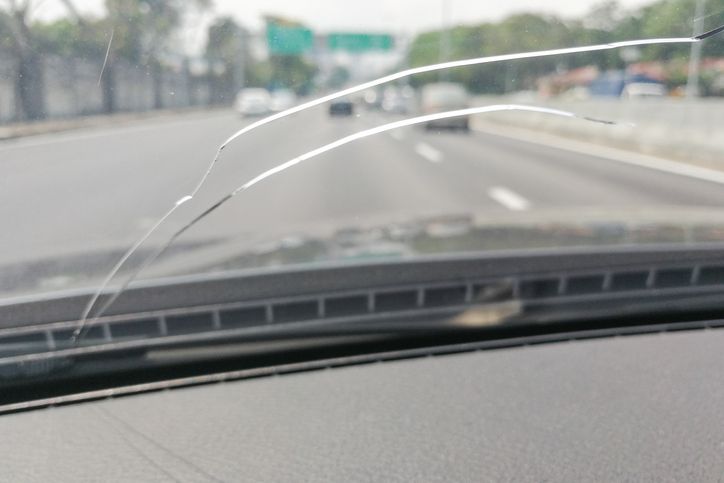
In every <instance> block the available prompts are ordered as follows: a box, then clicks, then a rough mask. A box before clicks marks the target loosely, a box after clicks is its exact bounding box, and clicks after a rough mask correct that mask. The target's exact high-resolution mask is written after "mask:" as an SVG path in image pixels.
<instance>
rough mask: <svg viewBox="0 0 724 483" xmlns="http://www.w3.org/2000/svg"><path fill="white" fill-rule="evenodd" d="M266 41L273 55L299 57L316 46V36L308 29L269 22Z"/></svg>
mask: <svg viewBox="0 0 724 483" xmlns="http://www.w3.org/2000/svg"><path fill="white" fill-rule="evenodd" d="M266 41H267V45H268V46H269V52H270V53H271V54H272V55H274V54H281V55H297V54H303V53H304V52H307V51H309V50H311V48H312V46H313V45H314V34H313V33H312V31H311V30H309V29H308V28H304V27H287V26H284V25H279V24H276V23H274V22H268V23H267V25H266Z"/></svg>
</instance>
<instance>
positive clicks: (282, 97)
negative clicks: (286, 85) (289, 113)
mask: <svg viewBox="0 0 724 483" xmlns="http://www.w3.org/2000/svg"><path fill="white" fill-rule="evenodd" d="M296 103H297V95H296V94H294V92H292V91H290V90H289V89H278V90H275V91H273V92H272V93H271V101H270V103H269V108H270V110H271V111H272V112H281V111H286V110H287V109H290V108H292V107H294V105H295V104H296Z"/></svg>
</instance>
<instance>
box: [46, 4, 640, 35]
mask: <svg viewBox="0 0 724 483" xmlns="http://www.w3.org/2000/svg"><path fill="white" fill-rule="evenodd" d="M36 1H37V6H36V12H35V15H36V16H37V17H38V18H42V19H52V18H56V17H58V16H60V15H64V13H65V10H64V7H63V5H62V2H61V1H60V0H36ZM213 1H214V10H213V11H214V13H215V14H219V15H220V14H225V15H232V16H233V17H235V18H236V19H237V20H238V21H239V22H240V23H241V24H243V25H244V26H246V27H248V28H251V29H260V28H261V27H262V21H261V17H262V15H264V14H267V13H271V14H277V15H283V16H288V17H291V18H294V19H296V20H299V21H302V22H304V23H306V24H307V25H308V26H309V27H311V28H313V29H315V30H318V31H320V32H322V33H324V32H329V31H336V30H345V31H365V32H367V31H374V32H389V33H393V34H412V33H415V32H419V31H421V30H426V29H435V28H438V27H439V26H440V25H441V23H442V19H443V10H444V6H446V8H447V12H448V14H447V15H448V18H449V19H450V23H451V24H460V23H476V22H482V21H489V20H499V19H501V18H502V17H505V16H506V15H509V14H511V13H515V12H521V11H534V12H547V13H555V14H558V15H561V16H564V17H579V16H581V15H583V14H585V13H586V12H587V11H589V10H590V9H591V7H592V6H593V5H596V4H598V3H600V1H601V0H547V1H546V0H504V1H499V0H306V1H305V0H213ZM650 2H651V0H619V3H620V4H621V5H623V6H625V7H627V8H635V7H638V6H641V5H644V4H646V3H650ZM75 3H76V5H77V6H78V8H79V10H81V11H84V12H89V13H96V14H99V13H101V12H102V9H103V0H75ZM207 17H208V15H207ZM207 22H208V19H199V25H201V24H202V23H203V24H206V23H207Z"/></svg>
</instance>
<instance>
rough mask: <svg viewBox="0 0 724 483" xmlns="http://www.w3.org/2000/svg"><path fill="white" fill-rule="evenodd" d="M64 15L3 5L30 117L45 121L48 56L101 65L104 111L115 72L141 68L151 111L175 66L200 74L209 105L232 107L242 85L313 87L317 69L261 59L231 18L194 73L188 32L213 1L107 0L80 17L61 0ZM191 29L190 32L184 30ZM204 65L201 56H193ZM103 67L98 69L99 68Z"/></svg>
mask: <svg viewBox="0 0 724 483" xmlns="http://www.w3.org/2000/svg"><path fill="white" fill-rule="evenodd" d="M60 1H61V2H62V3H63V5H64V7H65V13H66V15H64V16H62V17H61V18H59V19H57V20H54V21H50V22H40V21H36V20H34V18H33V12H34V10H35V9H36V8H40V7H41V6H42V2H43V0H0V53H2V52H6V53H9V54H10V57H11V58H12V61H13V62H14V65H13V68H14V70H15V72H16V75H15V79H14V82H15V86H14V88H15V99H16V102H17V103H18V104H19V105H20V110H21V111H22V112H23V114H24V116H23V117H24V118H26V119H31V120H32V119H41V118H43V117H44V116H45V112H44V108H43V98H44V92H43V86H44V79H43V69H42V63H43V60H44V58H46V57H47V56H50V55H55V56H61V57H65V58H79V59H86V60H92V61H93V62H94V63H97V64H98V65H99V67H100V66H101V65H103V73H102V76H99V81H100V89H101V90H102V97H103V111H104V112H106V113H112V112H115V111H116V110H118V106H117V105H116V94H115V93H116V83H117V76H116V67H117V66H119V65H120V64H124V65H133V66H137V67H139V68H141V69H144V70H145V71H146V72H147V74H148V76H149V77H150V78H151V79H152V80H153V84H154V96H153V97H154V99H155V100H154V104H155V105H154V107H162V106H161V99H162V96H161V92H160V91H161V89H162V85H161V82H162V71H163V69H164V68H166V67H167V64H169V63H170V62H172V61H173V63H175V64H177V65H178V64H179V63H181V64H182V65H183V66H184V68H185V69H187V70H189V75H195V76H200V77H203V80H204V81H205V82H206V83H207V84H208V85H209V86H210V91H211V101H212V102H218V103H221V102H230V101H231V99H233V96H234V95H235V93H236V90H237V89H238V88H239V87H240V86H242V85H247V86H267V85H272V84H274V85H280V86H284V87H290V88H293V89H295V90H298V91H304V90H305V89H309V86H310V83H311V79H312V77H313V76H314V73H315V70H314V66H312V65H310V64H309V63H308V62H306V61H305V60H304V59H302V58H300V57H298V56H275V57H274V58H271V59H268V60H260V59H256V58H255V57H254V55H253V53H252V49H251V38H250V35H249V33H248V31H247V30H246V29H245V28H244V27H243V26H242V25H240V24H239V23H237V22H236V21H235V20H234V19H233V18H231V17H221V18H216V19H214V20H213V22H212V23H211V24H210V26H209V27H208V29H207V31H206V37H207V39H208V40H207V41H206V44H205V46H204V47H203V53H202V59H201V60H202V61H203V62H202V64H203V65H204V68H202V69H201V72H193V69H191V68H190V66H189V62H191V60H193V59H189V58H187V57H186V55H185V53H184V51H183V50H184V49H183V43H184V39H183V38H182V37H183V35H185V33H184V32H185V30H184V27H188V26H189V25H194V24H195V23H197V22H198V21H199V19H200V18H201V17H202V16H203V15H204V14H206V13H208V12H210V9H211V7H212V0H105V3H104V7H105V8H104V13H103V15H101V16H90V15H83V14H81V13H80V11H79V9H78V8H77V5H76V3H75V0H60ZM186 30H188V28H187V29H186ZM195 60H199V59H195ZM99 70H100V68H99Z"/></svg>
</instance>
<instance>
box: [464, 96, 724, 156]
mask: <svg viewBox="0 0 724 483" xmlns="http://www.w3.org/2000/svg"><path fill="white" fill-rule="evenodd" d="M474 102H475V104H476V105H488V104H500V103H516V104H530V105H536V106H545V107H551V108H555V109H561V110H565V111H570V112H573V113H575V114H577V115H579V116H585V117H591V118H596V119H604V120H610V121H614V122H616V124H615V125H606V124H600V123H593V122H586V121H584V120H581V119H575V118H561V117H557V116H550V115H546V114H542V113H535V112H499V113H491V114H486V115H485V116H479V117H478V118H476V119H475V122H476V123H481V124H482V125H484V124H485V123H495V124H497V125H500V124H503V125H511V126H517V127H521V128H528V129H533V130H536V131H541V132H546V133H552V134H557V135H561V136H565V137H570V138H574V139H578V140H584V141H590V142H593V143H597V144H603V145H607V146H612V147H618V148H624V149H630V150H633V151H638V152H641V153H646V154H652V155H657V156H662V157H667V158H672V159H676V160H680V161H686V162H691V163H693V164H698V165H704V166H708V167H712V168H718V169H722V170H724V99H720V98H701V99H696V100H687V99H673V98H665V99H635V100H623V99H590V100H580V101H572V100H557V99H549V100H536V99H527V100H523V99H521V98H514V97H512V96H507V97H476V98H475V99H474Z"/></svg>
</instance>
